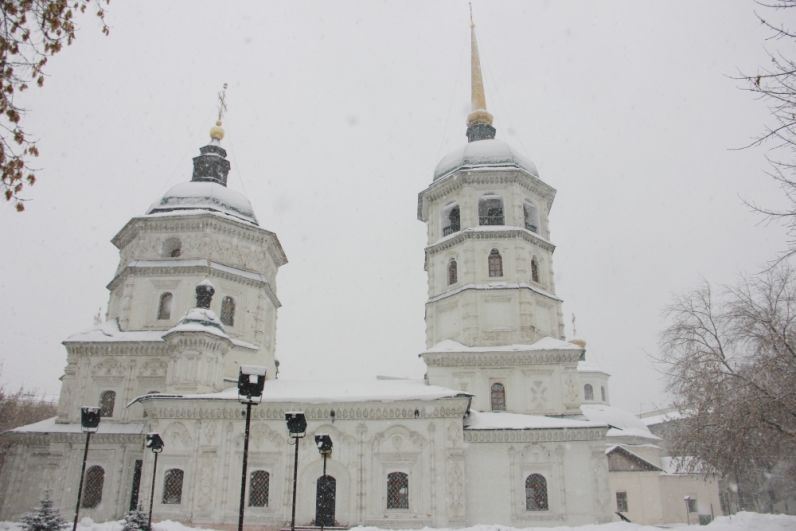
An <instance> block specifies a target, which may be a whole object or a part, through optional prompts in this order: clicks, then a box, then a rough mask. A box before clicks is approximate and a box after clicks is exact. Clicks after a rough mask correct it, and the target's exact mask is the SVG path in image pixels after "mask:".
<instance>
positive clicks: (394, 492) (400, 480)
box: [387, 472, 409, 509]
mask: <svg viewBox="0 0 796 531" xmlns="http://www.w3.org/2000/svg"><path fill="white" fill-rule="evenodd" d="M387 508H388V509H408V508H409V475H408V474H406V473H404V472H390V473H389V474H387Z"/></svg>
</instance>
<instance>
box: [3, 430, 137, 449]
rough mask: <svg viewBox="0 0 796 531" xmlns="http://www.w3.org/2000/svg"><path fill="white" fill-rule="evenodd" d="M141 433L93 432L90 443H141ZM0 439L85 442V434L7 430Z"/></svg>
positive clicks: (42, 443)
mask: <svg viewBox="0 0 796 531" xmlns="http://www.w3.org/2000/svg"><path fill="white" fill-rule="evenodd" d="M142 434H143V432H141V433H93V434H92V435H91V442H92V444H103V443H105V444H125V443H126V444H138V445H140V444H142V443H143V439H142V437H141V435H142ZM0 440H2V441H5V442H9V443H19V444H29V445H36V446H39V445H47V444H50V443H72V444H85V442H86V434H85V433H83V432H59V431H53V432H39V431H37V432H31V431H28V432H24V431H23V432H20V431H7V432H5V433H2V434H0Z"/></svg>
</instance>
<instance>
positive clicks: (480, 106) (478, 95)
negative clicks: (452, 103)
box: [467, 3, 492, 126]
mask: <svg viewBox="0 0 796 531" xmlns="http://www.w3.org/2000/svg"><path fill="white" fill-rule="evenodd" d="M470 76H471V79H470V83H471V90H472V95H471V101H472V112H470V114H469V115H468V116H467V125H468V126H472V125H475V124H486V125H492V115H491V114H489V112H487V110H486V94H485V93H484V77H483V75H482V74H481V58H480V57H479V55H478V41H477V40H476V38H475V22H473V4H472V3H470Z"/></svg>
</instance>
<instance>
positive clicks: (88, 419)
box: [72, 406, 100, 531]
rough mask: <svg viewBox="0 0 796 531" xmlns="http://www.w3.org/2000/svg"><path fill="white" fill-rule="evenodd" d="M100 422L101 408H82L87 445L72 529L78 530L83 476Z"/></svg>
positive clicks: (81, 423) (82, 420)
mask: <svg viewBox="0 0 796 531" xmlns="http://www.w3.org/2000/svg"><path fill="white" fill-rule="evenodd" d="M99 423H100V408H98V407H89V406H83V407H81V408H80V429H81V430H82V431H83V432H85V434H86V447H85V449H84V450H83V467H82V468H81V469H80V484H79V485H78V487H77V504H76V505H75V522H74V523H73V524H72V531H76V530H77V516H78V514H79V513H80V498H81V497H82V496H83V476H85V475H86V459H87V458H88V443H89V441H90V440H91V434H92V433H96V431H97V430H98V429H99Z"/></svg>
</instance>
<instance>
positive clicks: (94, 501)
mask: <svg viewBox="0 0 796 531" xmlns="http://www.w3.org/2000/svg"><path fill="white" fill-rule="evenodd" d="M104 484H105V469H104V468H102V467H101V466H97V465H95V466H92V467H90V468H89V469H88V470H86V477H85V479H84V480H83V498H82V499H83V501H82V502H81V505H82V506H83V507H85V508H86V509H92V508H94V507H96V506H97V505H99V504H100V502H101V501H102V487H103V485H104Z"/></svg>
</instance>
